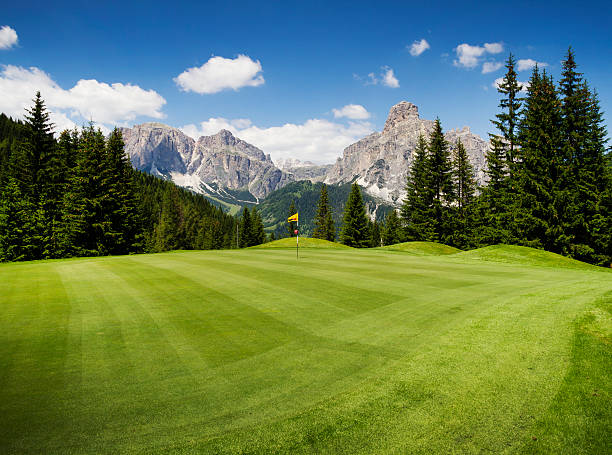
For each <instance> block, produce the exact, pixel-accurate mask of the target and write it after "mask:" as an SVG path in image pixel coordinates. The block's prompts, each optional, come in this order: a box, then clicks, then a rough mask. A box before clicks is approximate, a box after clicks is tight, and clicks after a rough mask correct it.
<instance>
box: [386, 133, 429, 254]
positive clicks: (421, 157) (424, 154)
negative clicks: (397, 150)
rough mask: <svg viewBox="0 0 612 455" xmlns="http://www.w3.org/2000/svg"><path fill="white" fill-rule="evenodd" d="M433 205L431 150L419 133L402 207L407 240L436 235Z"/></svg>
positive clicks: (422, 238)
mask: <svg viewBox="0 0 612 455" xmlns="http://www.w3.org/2000/svg"><path fill="white" fill-rule="evenodd" d="M432 206H433V191H432V189H431V170H430V159H429V152H428V150H427V142H426V141H425V138H424V137H423V136H422V135H419V139H418V142H417V146H416V148H415V150H414V159H413V161H412V167H411V168H410V171H409V172H408V178H407V183H406V198H405V199H404V203H403V205H402V209H401V218H402V221H403V223H404V227H405V237H406V239H407V240H431V239H433V238H434V237H435V235H434V226H433V220H432V219H431V216H430V215H431V207H432ZM385 243H386V242H385Z"/></svg>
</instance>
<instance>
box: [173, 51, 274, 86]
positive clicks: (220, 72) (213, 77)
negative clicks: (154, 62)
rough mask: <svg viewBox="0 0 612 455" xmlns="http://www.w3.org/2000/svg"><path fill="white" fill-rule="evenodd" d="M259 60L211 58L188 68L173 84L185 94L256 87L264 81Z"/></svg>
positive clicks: (242, 57)
mask: <svg viewBox="0 0 612 455" xmlns="http://www.w3.org/2000/svg"><path fill="white" fill-rule="evenodd" d="M262 71H263V70H262V68H261V63H259V60H257V61H253V60H251V58H250V57H248V56H246V55H238V57H236V58H235V59H231V58H223V57H212V58H211V59H210V60H208V61H207V62H206V63H204V64H203V65H202V66H200V67H194V68H188V69H187V70H185V71H183V72H182V73H181V74H179V75H178V76H177V77H175V78H174V82H176V85H178V86H179V88H180V89H181V90H183V91H185V92H196V93H199V94H211V93H217V92H220V91H222V90H229V89H232V90H238V89H239V88H241V87H257V86H258V85H262V84H263V83H264V82H265V81H264V78H263V76H262V75H261V74H259V73H261V72H262Z"/></svg>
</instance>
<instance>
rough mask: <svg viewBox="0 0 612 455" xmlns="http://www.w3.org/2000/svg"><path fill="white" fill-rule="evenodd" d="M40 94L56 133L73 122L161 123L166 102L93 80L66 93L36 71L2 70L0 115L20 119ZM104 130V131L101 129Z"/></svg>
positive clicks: (128, 87) (11, 67)
mask: <svg viewBox="0 0 612 455" xmlns="http://www.w3.org/2000/svg"><path fill="white" fill-rule="evenodd" d="M37 91H40V92H41V95H42V97H43V99H44V100H45V104H46V106H47V108H48V109H49V111H50V112H51V119H52V121H53V122H54V123H55V124H56V131H61V130H62V129H64V128H65V127H68V128H72V127H74V126H75V122H79V123H81V124H82V123H84V122H86V121H89V120H93V121H95V122H98V123H102V124H108V125H110V126H114V125H122V124H125V123H126V122H128V121H132V120H134V119H136V118H137V117H139V116H145V117H152V118H157V119H161V118H163V117H164V114H163V113H162V112H161V108H162V106H163V105H164V104H166V100H165V99H164V98H163V97H162V96H161V95H159V94H158V93H157V92H155V91H154V90H144V89H142V88H140V87H139V86H137V85H132V84H122V83H114V84H107V83H105V82H98V81H97V80H95V79H81V80H79V81H78V82H77V83H76V85H75V86H74V87H72V88H70V89H69V90H65V89H63V88H62V87H60V86H59V85H58V84H57V83H56V82H55V81H54V80H53V79H52V78H51V77H50V76H49V75H48V74H47V73H45V72H44V71H42V70H41V69H39V68H36V67H31V68H23V67H20V66H14V65H4V66H2V71H0V93H2V97H0V111H1V112H4V113H6V114H7V115H11V116H13V117H17V118H21V117H23V113H24V110H25V108H28V107H30V106H31V105H32V98H33V96H34V94H35V93H36V92H37ZM104 128H106V129H107V127H104Z"/></svg>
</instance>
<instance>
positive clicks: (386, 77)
mask: <svg viewBox="0 0 612 455" xmlns="http://www.w3.org/2000/svg"><path fill="white" fill-rule="evenodd" d="M380 69H381V72H380V73H379V74H378V75H377V74H374V73H368V75H367V76H366V77H365V78H363V77H361V76H359V75H358V74H354V73H353V78H354V79H356V80H358V81H363V84H364V85H378V84H380V85H384V86H386V87H391V88H398V87H399V86H400V84H399V81H398V80H397V78H396V77H395V73H394V71H393V69H391V68H390V67H388V66H383V67H381V68H380Z"/></svg>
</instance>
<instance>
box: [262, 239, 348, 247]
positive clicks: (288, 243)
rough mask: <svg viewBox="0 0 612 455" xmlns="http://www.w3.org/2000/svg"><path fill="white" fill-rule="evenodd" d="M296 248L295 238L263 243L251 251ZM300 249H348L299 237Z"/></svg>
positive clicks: (339, 244) (323, 241)
mask: <svg viewBox="0 0 612 455" xmlns="http://www.w3.org/2000/svg"><path fill="white" fill-rule="evenodd" d="M295 247H296V239H295V237H287V238H284V239H279V240H274V241H273V242H268V243H263V244H261V245H257V246H253V247H251V248H252V249H262V248H263V249H267V248H294V249H295ZM300 248H343V249H346V248H350V247H349V246H346V245H343V244H341V243H336V242H330V241H328V240H321V239H312V238H310V237H300Z"/></svg>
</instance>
